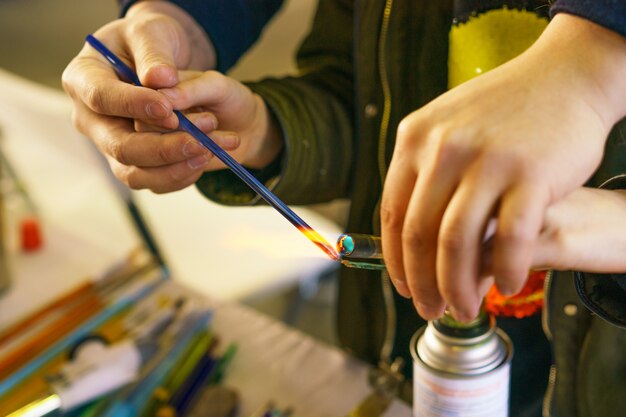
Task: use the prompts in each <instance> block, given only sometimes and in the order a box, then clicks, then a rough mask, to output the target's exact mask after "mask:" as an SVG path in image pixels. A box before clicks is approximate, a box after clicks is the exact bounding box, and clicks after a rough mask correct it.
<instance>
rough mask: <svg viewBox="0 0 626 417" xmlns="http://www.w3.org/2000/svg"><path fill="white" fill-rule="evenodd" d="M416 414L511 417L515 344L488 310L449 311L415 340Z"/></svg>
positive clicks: (446, 416)
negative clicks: (466, 315) (465, 319)
mask: <svg viewBox="0 0 626 417" xmlns="http://www.w3.org/2000/svg"><path fill="white" fill-rule="evenodd" d="M411 354H412V356H413V416H414V417H452V416H454V417H507V415H508V405H509V378H510V366H511V359H512V357H513V345H512V344H511V341H510V339H509V338H508V336H507V335H506V334H505V333H504V332H503V331H502V330H501V329H498V328H497V327H496V325H495V319H494V318H493V317H491V316H489V315H487V314H486V313H484V312H483V313H481V314H480V316H479V317H478V318H477V319H475V320H474V321H472V322H471V323H467V324H465V323H460V322H457V321H455V320H454V319H453V318H452V317H451V316H450V315H448V314H446V315H444V317H442V318H441V319H439V320H435V321H432V322H429V323H428V324H427V325H426V326H424V327H423V328H421V329H420V330H418V332H417V333H415V335H414V336H413V338H412V339H411Z"/></svg>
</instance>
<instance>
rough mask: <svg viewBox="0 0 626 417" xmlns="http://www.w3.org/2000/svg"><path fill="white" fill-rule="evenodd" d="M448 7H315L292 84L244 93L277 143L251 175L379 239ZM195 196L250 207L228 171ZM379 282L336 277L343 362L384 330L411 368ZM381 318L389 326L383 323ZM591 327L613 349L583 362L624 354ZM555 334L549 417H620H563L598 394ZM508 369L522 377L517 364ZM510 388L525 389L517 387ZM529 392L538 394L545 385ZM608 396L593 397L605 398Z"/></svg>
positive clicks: (406, 1)
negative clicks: (342, 214) (275, 125)
mask: <svg viewBox="0 0 626 417" xmlns="http://www.w3.org/2000/svg"><path fill="white" fill-rule="evenodd" d="M451 10H452V8H451V0H436V1H435V0H433V1H413V0H393V1H392V0H386V1H385V0H369V1H366V0H357V1H352V0H321V1H320V3H319V9H318V12H317V15H316V18H315V21H314V25H313V29H312V32H311V34H310V35H309V36H308V37H307V39H306V40H305V41H304V43H303V45H302V47H301V49H300V51H299V53H298V65H299V68H300V71H301V75H300V76H299V77H297V78H287V79H280V80H275V79H267V80H263V81H261V82H258V83H253V84H250V86H251V87H252V89H253V90H254V91H256V92H257V93H258V94H260V95H261V96H262V97H263V98H264V99H265V100H266V102H267V103H268V105H269V107H270V109H271V110H272V111H273V113H274V115H275V116H276V119H277V120H278V122H279V123H280V125H281V126H282V129H283V133H284V136H285V139H286V151H285V153H284V155H283V157H282V159H281V160H280V161H278V162H277V164H275V165H273V166H270V167H268V168H267V169H265V170H263V171H257V172H255V175H257V176H258V177H259V178H260V179H262V180H263V181H265V182H266V183H267V184H270V185H271V186H272V187H273V191H274V192H275V193H276V194H277V195H278V196H279V197H280V198H281V199H283V200H284V201H285V202H287V203H288V204H309V203H318V202H322V201H329V200H332V199H336V198H349V199H350V200H351V209H350V217H349V223H348V225H347V230H348V231H350V232H355V233H356V232H358V233H374V234H379V232H380V224H379V197H380V194H381V184H382V180H383V178H384V175H385V172H386V167H387V165H388V163H389V160H390V158H391V154H392V151H393V145H394V139H395V131H396V127H397V125H398V123H399V122H400V120H401V119H402V118H403V117H404V116H406V115H407V114H408V113H410V112H411V111H413V110H415V109H417V108H419V107H420V106H422V105H424V104H426V103H427V102H429V101H430V100H432V99H434V98H435V97H437V96H438V95H440V94H442V93H443V92H445V91H446V89H447V56H448V31H449V29H450V24H451V21H452V12H451ZM383 16H384V17H383ZM621 154H622V155H624V152H623V151H622V152H621ZM623 162H626V160H625V161H623ZM622 167H626V164H624V165H622ZM623 171H624V172H626V169H624V170H623ZM198 187H199V188H200V190H201V191H202V192H203V193H205V195H207V196H208V197H209V198H211V199H213V200H215V201H217V202H220V203H223V204H231V205H232V204H256V203H257V202H258V201H259V200H258V198H255V196H254V194H253V193H252V192H251V191H249V190H248V189H247V188H246V186H245V185H243V184H241V183H240V182H239V180H238V179H237V178H235V177H234V175H233V174H231V173H230V172H228V171H222V172H218V173H211V174H206V175H204V176H203V177H202V178H201V179H200V181H199V182H198ZM550 282H552V283H553V286H552V289H553V290H556V291H558V292H561V291H566V289H564V290H561V285H560V283H561V282H566V283H573V281H572V279H571V278H563V279H562V278H561V277H560V276H559V277H555V278H554V279H553V280H551V281H550ZM384 283H385V280H381V277H380V274H379V273H377V272H373V271H363V270H354V269H343V270H342V271H341V277H340V283H339V294H338V300H337V309H338V314H337V320H338V333H339V340H340V343H341V344H342V345H343V347H345V348H346V349H347V350H348V351H350V352H351V353H353V354H355V355H356V356H358V357H360V358H362V359H365V360H367V361H369V362H371V363H377V362H378V360H379V358H380V354H381V349H382V347H383V343H384V340H385V336H386V335H387V334H388V333H386V332H387V331H389V330H392V331H393V332H392V333H389V334H390V335H391V336H394V333H395V345H394V347H393V352H392V353H391V356H394V357H395V356H403V357H405V358H407V359H408V360H409V361H410V355H409V352H408V346H409V339H410V337H411V336H412V334H413V333H414V332H415V331H416V330H417V329H418V328H419V327H421V326H422V325H423V324H424V323H423V321H422V320H421V319H420V318H419V317H417V315H416V313H415V310H414V309H413V306H412V305H411V303H410V302H409V301H407V300H405V299H403V298H401V297H398V296H397V295H396V294H395V292H393V293H392V292H389V291H387V292H385V291H383V287H384V286H385V285H388V284H384ZM557 283H558V284H557ZM383 294H387V296H391V297H393V298H394V303H392V304H393V307H394V309H392V310H389V309H386V307H385V301H384V295H383ZM575 302H579V300H578V299H576V300H575ZM559 308H560V306H557V307H554V308H549V309H547V310H548V311H550V312H553V313H554V316H553V317H552V318H550V319H548V320H547V321H548V322H550V323H555V321H556V320H558V317H560V315H561V314H560V313H561V312H560V311H559ZM578 311H579V312H580V315H588V314H589V313H588V311H587V310H586V309H585V308H584V307H583V306H581V307H580V308H579V310H578ZM390 313H391V314H393V315H391V316H390V315H389V314H390ZM388 318H390V319H391V322H392V323H393V325H390V326H387V319H388ZM595 319H596V318H595V317H594V319H590V321H593V320H595ZM596 321H598V320H596ZM529 323H530V322H529ZM601 323H602V324H601V325H602V326H609V327H610V329H611V330H610V331H611V332H613V333H614V335H612V336H611V337H613V338H614V340H611V343H610V344H609V345H608V346H603V347H602V349H596V350H594V351H593V352H590V353H589V354H590V355H593V357H607V353H608V352H609V351H610V350H611V349H618V352H621V351H623V347H624V344H623V341H624V332H623V331H621V330H617V328H616V327H615V326H611V325H608V324H605V323H604V322H601ZM525 325H527V326H530V327H532V326H534V327H537V328H539V332H541V329H540V325H539V323H538V320H537V322H533V323H530V324H528V323H527V324H525ZM559 326H560V325H559ZM530 327H528V328H529V329H530ZM561 330H562V329H559V331H558V332H553V335H554V340H553V342H554V343H553V346H554V351H555V353H556V365H557V367H558V372H557V381H558V383H559V385H558V388H557V390H556V399H555V400H553V401H552V402H551V404H554V406H556V407H559V408H557V409H556V411H555V413H554V415H558V416H567V417H570V416H571V417H575V416H588V415H589V416H591V415H593V416H595V415H598V416H599V415H602V416H611V415H622V413H621V412H620V413H618V414H615V413H613V414H590V413H586V407H587V405H584V406H581V407H578V411H579V413H578V414H576V412H572V413H570V411H571V410H574V408H572V407H576V406H575V405H573V404H572V403H574V402H575V401H573V399H574V398H578V399H580V401H581V402H586V401H587V399H589V398H591V401H592V402H593V403H596V402H597V401H596V399H598V398H600V397H597V392H595V391H594V392H589V393H587V392H585V393H584V394H585V395H583V396H582V397H581V396H580V394H581V392H580V391H579V389H584V388H581V387H583V386H586V387H587V388H589V389H590V390H591V388H592V387H588V385H589V384H588V383H587V382H588V381H587V379H586V378H587V376H586V375H582V374H580V373H579V372H578V371H577V367H578V366H579V362H578V359H577V358H576V357H575V358H571V357H569V356H568V357H565V356H563V357H560V356H559V355H561V349H562V348H561V347H562V346H564V345H565V346H567V347H568V348H571V349H572V350H575V351H576V352H578V353H580V352H581V351H582V350H583V349H582V346H583V341H584V334H586V333H587V330H589V329H587V328H586V327H582V326H573V328H572V332H574V333H576V332H579V333H583V336H580V335H577V336H573V335H572V334H564V335H561ZM528 332H529V333H528V335H529V336H528V339H533V338H537V336H536V335H535V334H531V333H532V331H531V330H528ZM523 336H524V333H522V337H523ZM541 337H543V335H541ZM572 341H574V342H575V343H574V345H572V343H573V342H572ZM541 343H543V342H542V341H538V342H537V343H534V344H532V346H533V347H532V348H529V349H527V350H528V351H529V352H531V353H530V355H532V352H533V349H537V350H544V348H542V347H541ZM618 343H621V345H619V344H618ZM616 344H617V345H616ZM545 345H546V346H547V342H545ZM616 346H618V347H617V348H616ZM522 350H524V349H522ZM545 350H548V348H545ZM540 354H542V353H538V354H537V355H540ZM548 355H549V353H548ZM623 358H624V354H622V353H620V354H618V355H617V357H616V358H614V360H615V361H622V360H623ZM608 360H609V359H607V361H608ZM547 361H548V362H549V358H548V359H547ZM605 362H606V361H605ZM410 367H411V365H410V363H409V364H407V369H408V370H409V371H410ZM548 367H549V363H546V366H545V368H546V370H545V375H546V376H545V377H544V379H547V372H548V371H547V368H548ZM517 368H518V369H521V371H520V372H522V371H524V369H523V366H518V367H517ZM528 368H531V369H526V370H525V371H524V372H526V373H533V372H534V373H535V374H537V372H539V373H541V372H542V371H536V370H534V369H532V367H528ZM624 372H625V371H624V369H623V368H622V374H621V375H618V378H617V379H618V380H619V381H612V382H611V383H610V384H608V383H606V384H605V383H603V384H602V385H601V386H603V387H605V388H606V387H608V386H614V387H615V390H614V392H613V394H614V395H613V396H612V397H611V401H612V403H613V404H615V405H620V406H621V407H622V408H621V410H624V409H626V408H624V407H623V404H624V397H625V395H624V394H626V388H625V386H624V384H626V382H625V381H624V380H625V379H626V377H625V376H624V375H626V373H624ZM515 373H516V371H515V370H513V382H512V386H513V392H512V395H511V401H512V404H513V408H514V409H515V408H516V407H518V406H519V409H520V410H521V409H522V408H523V407H522V406H521V404H523V403H524V401H525V399H526V398H527V397H533V396H537V395H538V394H537V392H531V391H532V389H531V388H528V389H527V391H528V392H519V390H518V389H517V388H516V384H515V382H514V381H515V380H516V379H519V380H520V381H523V380H524V379H523V378H522V377H520V378H516V374H515ZM525 377H526V376H524V378H525ZM586 381H587V382H586ZM618 384H621V385H618ZM519 385H521V386H522V387H523V386H524V384H523V382H520V383H519ZM539 389H540V391H541V393H540V394H539V395H541V396H542V395H543V393H542V392H543V391H544V389H545V384H544V385H543V386H540V387H539ZM594 390H595V388H594ZM608 391H610V390H608V389H603V393H608ZM605 401H607V402H606V404H607V405H608V404H609V402H608V401H609V399H605V398H602V403H603V404H604V403H605ZM539 402H540V400H539ZM568 402H569V403H568ZM613 411H615V410H613ZM511 415H512V416H538V415H540V411H539V410H538V408H537V407H535V408H533V409H531V408H529V409H528V410H525V411H524V412H519V413H518V412H517V411H515V410H514V411H513V412H512V414H511Z"/></svg>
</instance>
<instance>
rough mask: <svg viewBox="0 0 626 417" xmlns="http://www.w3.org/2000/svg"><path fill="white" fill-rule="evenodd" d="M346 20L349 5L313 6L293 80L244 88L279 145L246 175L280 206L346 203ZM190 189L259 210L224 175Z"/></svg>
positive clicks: (250, 195)
mask: <svg viewBox="0 0 626 417" xmlns="http://www.w3.org/2000/svg"><path fill="white" fill-rule="evenodd" d="M352 12H353V2H352V1H350V0H332V1H331V0H322V1H320V3H319V6H318V10H317V14H316V16H315V20H314V23H313V27H312V30H311V32H310V34H309V35H308V36H307V38H306V39H305V40H304V42H303V44H302V46H301V47H300V50H299V51H298V56H297V62H298V69H299V75H298V76H297V77H288V78H283V79H265V80H261V81H259V82H255V83H249V84H248V85H249V87H250V88H251V89H252V90H253V91H254V92H255V93H257V94H259V95H260V96H261V97H263V99H264V100H265V102H266V103H267V105H268V107H269V109H270V111H271V112H272V113H273V115H274V117H275V119H276V120H277V122H278V124H279V125H280V127H281V129H282V132H283V136H284V139H285V150H284V152H283V153H282V154H281V156H280V158H279V159H277V160H276V161H274V162H273V163H272V164H270V166H268V167H266V168H265V169H263V170H250V171H251V172H252V173H253V174H254V175H255V176H256V177H257V178H258V179H259V180H260V181H262V182H264V183H265V184H266V185H267V186H268V187H270V189H271V190H272V191H273V192H274V193H275V194H276V195H277V196H278V197H279V198H280V199H282V200H283V201H285V202H286V203H287V204H311V203H318V202H324V201H329V200H332V199H334V198H340V197H345V196H346V195H347V192H348V187H349V182H350V177H351V166H352V161H353V143H352V142H353V100H354V98H353V96H354V92H353V79H352V73H353V72H352V55H353V50H352V42H353V39H352V27H353V24H352V23H353V22H352V18H353V16H352ZM197 186H198V188H199V189H200V191H201V192H202V193H203V194H204V195H205V196H207V197H208V198H210V199H211V200H214V201H216V202H218V203H221V204H227V205H252V204H256V203H258V202H259V198H258V197H256V195H255V193H254V192H253V191H252V190H250V189H249V188H248V187H247V186H246V185H245V184H243V183H242V182H241V181H240V180H239V179H238V178H237V177H236V176H235V175H234V174H233V173H231V172H230V171H228V170H224V171H217V172H211V173H206V174H204V175H203V176H202V177H201V178H200V180H199V181H198V182H197Z"/></svg>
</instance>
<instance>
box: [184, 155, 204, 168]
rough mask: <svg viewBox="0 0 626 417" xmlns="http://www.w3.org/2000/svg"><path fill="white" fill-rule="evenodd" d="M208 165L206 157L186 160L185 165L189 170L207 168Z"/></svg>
mask: <svg viewBox="0 0 626 417" xmlns="http://www.w3.org/2000/svg"><path fill="white" fill-rule="evenodd" d="M208 164H209V160H208V159H207V157H206V156H197V157H195V158H192V159H188V160H187V165H188V166H189V168H191V169H199V168H202V167H205V166H207V165H208Z"/></svg>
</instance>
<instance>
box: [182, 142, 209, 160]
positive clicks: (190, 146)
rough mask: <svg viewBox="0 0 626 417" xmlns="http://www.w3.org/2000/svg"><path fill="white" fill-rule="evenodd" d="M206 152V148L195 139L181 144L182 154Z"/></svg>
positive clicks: (191, 154) (193, 154)
mask: <svg viewBox="0 0 626 417" xmlns="http://www.w3.org/2000/svg"><path fill="white" fill-rule="evenodd" d="M207 152H208V151H207V149H206V148H205V147H204V146H202V145H200V144H199V143H198V142H196V141H195V140H190V141H189V142H187V143H185V144H184V145H183V155H185V156H188V157H191V156H198V155H204V154H205V153H207Z"/></svg>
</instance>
